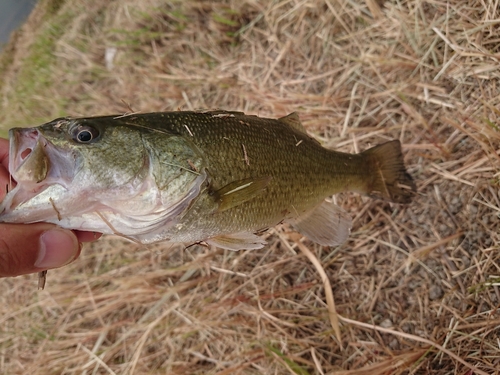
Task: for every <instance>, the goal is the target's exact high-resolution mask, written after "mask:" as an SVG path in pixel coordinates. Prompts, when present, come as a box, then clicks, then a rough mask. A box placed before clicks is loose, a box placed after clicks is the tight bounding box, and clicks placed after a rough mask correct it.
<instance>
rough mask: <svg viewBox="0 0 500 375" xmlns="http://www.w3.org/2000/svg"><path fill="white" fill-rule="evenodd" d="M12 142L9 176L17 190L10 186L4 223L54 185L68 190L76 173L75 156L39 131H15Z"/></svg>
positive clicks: (3, 208) (3, 209)
mask: <svg viewBox="0 0 500 375" xmlns="http://www.w3.org/2000/svg"><path fill="white" fill-rule="evenodd" d="M9 138H10V150H9V173H10V175H11V176H12V180H13V181H12V182H13V185H14V184H15V187H14V188H13V189H12V187H13V186H10V188H11V189H9V190H11V192H10V193H9V194H8V195H7V196H6V197H5V199H4V201H3V202H2V204H1V205H0V213H1V215H2V216H3V217H4V219H5V218H8V215H9V214H12V213H13V212H14V210H16V208H17V207H19V206H21V205H23V204H24V203H26V202H29V201H30V200H31V199H32V198H34V197H36V196H37V195H39V194H41V193H42V192H44V191H45V190H47V189H48V188H50V187H55V186H54V185H57V186H58V189H60V188H63V189H68V188H69V186H70V185H71V182H72V181H73V178H74V176H75V173H76V172H75V164H76V163H75V161H76V159H75V156H74V155H73V153H71V152H70V151H68V150H65V149H62V148H59V147H57V146H55V145H54V144H52V143H51V142H49V141H48V140H47V139H46V138H45V137H44V135H43V134H42V132H41V131H40V130H39V129H36V128H14V129H11V130H10V131H9ZM56 198H57V197H56V196H54V199H56Z"/></svg>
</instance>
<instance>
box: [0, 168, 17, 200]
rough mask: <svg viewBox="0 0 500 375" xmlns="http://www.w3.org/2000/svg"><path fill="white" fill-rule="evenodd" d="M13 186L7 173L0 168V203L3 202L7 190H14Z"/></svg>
mask: <svg viewBox="0 0 500 375" xmlns="http://www.w3.org/2000/svg"><path fill="white" fill-rule="evenodd" d="M13 185H14V183H13V181H12V182H11V180H10V175H9V172H7V170H6V169H5V168H3V167H1V166H0V201H1V200H3V198H4V197H5V195H7V191H9V189H13V188H14V186H13Z"/></svg>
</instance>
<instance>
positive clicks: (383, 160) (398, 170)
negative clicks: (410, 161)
mask: <svg viewBox="0 0 500 375" xmlns="http://www.w3.org/2000/svg"><path fill="white" fill-rule="evenodd" d="M362 155H363V156H365V157H366V160H367V163H368V165H369V168H370V169H371V170H372V174H373V175H372V179H371V181H370V183H369V185H368V186H367V190H368V191H367V192H366V193H367V194H368V195H369V196H370V197H373V198H380V199H385V200H389V201H392V202H395V203H410V201H411V199H412V198H413V196H414V195H415V191H416V189H417V188H416V186H415V183H414V182H413V179H412V178H411V176H410V175H409V174H408V172H406V169H405V165H404V162H403V154H402V152H401V143H400V142H399V141H398V140H394V141H390V142H387V143H383V144H381V145H378V146H375V147H372V148H370V149H368V150H366V151H364V152H363V153H362Z"/></svg>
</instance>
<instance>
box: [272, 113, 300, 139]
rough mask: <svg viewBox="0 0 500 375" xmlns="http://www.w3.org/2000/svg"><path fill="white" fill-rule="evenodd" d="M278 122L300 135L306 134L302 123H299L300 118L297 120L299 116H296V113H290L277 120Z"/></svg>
mask: <svg viewBox="0 0 500 375" xmlns="http://www.w3.org/2000/svg"><path fill="white" fill-rule="evenodd" d="M278 121H281V122H283V123H285V124H287V125H288V126H290V127H291V128H293V129H295V130H297V131H299V132H301V133H304V134H307V132H306V128H304V125H302V123H301V122H300V118H299V115H298V114H297V112H292V113H290V114H289V115H286V116H284V117H280V118H279V119H278Z"/></svg>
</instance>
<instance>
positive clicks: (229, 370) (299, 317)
mask: <svg viewBox="0 0 500 375" xmlns="http://www.w3.org/2000/svg"><path fill="white" fill-rule="evenodd" d="M50 3H51V2H50V1H42V3H41V4H40V5H39V6H38V9H37V12H36V14H35V15H33V16H32V18H31V19H30V23H29V24H28V25H27V26H26V27H25V28H24V29H23V31H22V32H21V33H20V34H19V35H18V36H17V42H16V44H15V45H11V46H10V50H8V51H9V52H8V53H9V61H8V63H6V64H5V66H4V68H3V72H2V78H1V79H0V81H2V82H3V84H2V99H3V102H2V109H1V111H2V118H3V120H2V124H3V127H4V128H6V127H10V126H13V125H17V124H19V123H24V124H26V125H28V124H33V122H39V121H40V119H43V121H48V120H51V119H52V118H54V117H56V116H60V115H66V114H67V115H85V116H89V115H97V114H109V113H116V112H125V111H128V106H129V105H130V106H131V107H132V108H133V110H137V111H156V110H175V109H177V108H182V109H191V108H224V109H232V110H244V111H245V112H248V113H252V114H259V115H265V116H271V117H278V116H282V115H285V114H287V113H288V112H292V111H298V112H299V114H300V116H301V118H302V120H303V123H304V125H305V126H306V128H307V129H308V130H309V131H310V133H311V134H313V135H315V136H316V137H317V138H318V139H320V140H321V141H322V142H323V143H324V144H325V145H326V146H328V147H335V148H337V149H339V150H342V151H346V152H354V151H359V150H364V149H366V148H367V147H369V146H370V145H373V144H377V143H380V142H383V141H385V140H388V139H392V138H399V139H400V140H401V141H402V142H403V143H404V150H405V155H406V161H407V164H408V166H409V170H410V172H411V173H412V174H413V176H414V177H415V179H416V181H417V184H418V187H419V196H418V197H417V198H416V199H415V201H414V202H413V203H412V204H411V205H409V206H407V207H401V206H392V205H390V204H387V203H383V202H379V201H372V200H369V199H367V198H364V197H360V196H358V195H355V194H342V195H341V196H339V197H336V199H337V200H338V202H339V203H340V204H341V205H342V206H343V207H344V208H345V209H346V210H348V211H349V212H351V213H352V215H353V217H354V228H353V231H352V235H351V237H350V239H349V241H348V242H347V243H346V244H344V245H343V246H340V247H339V248H336V249H332V248H321V247H319V246H317V245H315V244H312V243H310V242H308V241H307V240H304V239H302V238H301V237H300V236H299V235H297V234H295V233H293V232H289V231H288V230H287V228H276V229H275V230H273V231H272V232H271V233H270V234H269V236H268V240H269V246H267V247H266V248H264V249H262V250H258V251H243V252H236V253H233V252H227V251H222V250H218V249H208V248H204V247H200V246H193V247H190V248H188V249H185V248H184V247H182V246H180V245H179V246H176V247H171V248H165V247H164V246H163V247H162V246H160V245H158V246H155V247H154V248H151V249H141V248H138V247H137V246H136V245H134V244H130V243H126V242H123V241H122V240H120V239H115V238H110V237H108V238H105V239H102V240H100V241H99V242H98V243H96V244H94V245H92V246H88V247H87V248H86V249H85V251H84V252H83V254H82V256H81V258H80V259H79V260H78V261H76V262H75V263H73V264H71V265H70V266H67V267H64V268H62V269H59V270H55V271H51V272H49V274H48V281H47V287H46V290H44V291H37V290H36V276H29V277H19V278H15V279H3V280H0V285H1V288H2V291H3V292H2V294H1V304H0V306H1V307H0V321H1V325H0V327H1V335H0V372H2V373H5V374H21V373H22V374H26V373H30V374H146V373H148V374H149V373H168V374H218V375H222V374H388V373H391V374H392V373H394V374H473V373H474V374H498V373H499V370H498V369H499V368H500V339H499V336H500V335H499V327H500V312H499V311H498V308H499V307H500V290H499V285H500V252H499V248H500V238H499V236H500V235H499V233H500V225H499V215H500V197H499V194H498V186H499V184H500V175H499V172H498V171H499V170H500V157H499V155H498V149H499V143H500V142H499V141H500V134H499V131H498V122H499V121H498V120H499V118H500V96H499V92H500V70H499V67H500V65H499V62H500V48H499V45H500V39H499V35H500V11H499V9H500V4H499V1H498V0H482V1H479V0H477V1H476V0H473V1H467V2H465V1H458V0H455V1H448V2H446V1H444V0H443V1H441V0H429V1H419V0H399V1H386V2H381V1H376V0H366V1H362V0H274V1H265V0H242V1H236V0H221V1H210V2H209V1H194V0H188V1H168V2H167V1H160V0H147V1H140V2H138V1H133V0H121V1H102V0H88V1H85V2H84V1H82V0H68V1H67V2H66V3H65V4H62V2H61V1H59V2H57V3H59V4H62V6H61V7H60V8H59V9H52V13H53V14H52V15H50V12H48V11H47V4H50ZM139 4H140V5H139ZM49 16H50V17H49ZM44 17H45V18H44ZM47 17H48V18H47ZM42 21H43V22H42ZM61 25H62V26H61ZM58 26H60V27H59V28H58ZM48 29H49V31H50V32H49V31H48ZM40 36H44V37H45V38H46V40H44V43H40ZM37 43H38V44H37ZM34 46H35V47H37V48H38V49H39V50H37V49H36V48H34ZM113 48H116V55H115V56H114V59H113V61H112V64H111V63H110V61H108V63H107V64H106V59H105V56H106V53H108V54H109V53H110V52H112V51H113ZM106 51H107V52H106ZM35 53H38V54H41V55H36V54H35ZM43 53H45V55H43ZM40 56H44V57H45V60H44V59H42V58H41V57H40ZM4 58H5V55H4ZM4 61H7V60H4ZM36 61H43V62H44V64H45V65H43V64H39V65H36V64H34V62H36ZM28 63H30V64H31V65H29V64H28ZM40 69H41V70H40ZM42 78H43V79H42ZM301 247H306V248H307V249H309V250H310V251H311V252H312V254H314V255H315V257H316V258H317V259H318V260H319V262H320V264H321V266H322V268H323V269H324V271H325V272H326V274H327V276H328V279H329V281H330V283H331V285H332V291H333V297H334V300H335V303H336V309H337V312H338V314H339V317H338V318H339V321H340V330H341V337H342V339H341V340H342V341H341V342H339V341H338V340H337V339H336V337H335V335H334V332H333V329H332V325H331V324H330V319H331V318H332V317H331V314H329V311H328V308H327V305H326V302H325V301H326V299H325V290H324V287H323V283H322V280H321V277H320V276H319V274H318V272H317V271H316V269H315V268H314V266H313V265H312V263H311V262H310V261H309V260H308V258H306V257H305V256H304V255H302V253H301V251H300V248H301Z"/></svg>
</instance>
